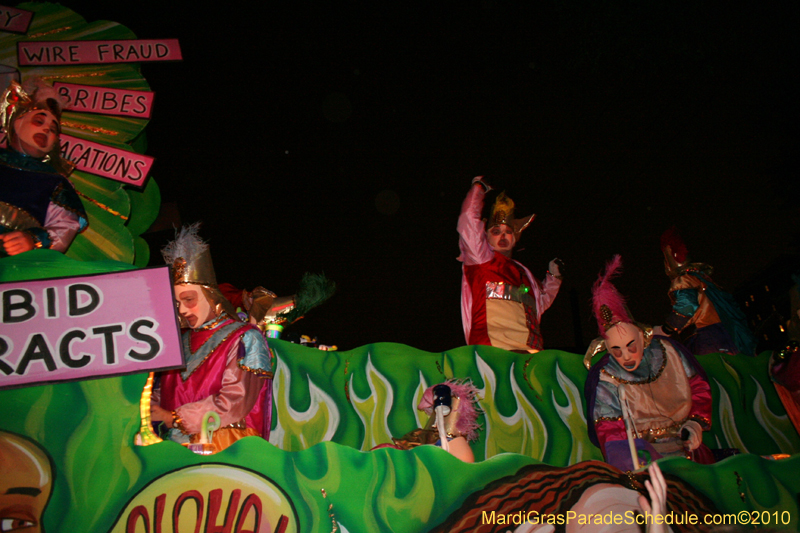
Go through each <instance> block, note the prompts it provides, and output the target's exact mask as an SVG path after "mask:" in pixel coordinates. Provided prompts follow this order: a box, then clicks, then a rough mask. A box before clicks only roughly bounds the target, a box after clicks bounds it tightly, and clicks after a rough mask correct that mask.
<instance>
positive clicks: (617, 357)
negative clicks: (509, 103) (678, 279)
mask: <svg viewBox="0 0 800 533" xmlns="http://www.w3.org/2000/svg"><path fill="white" fill-rule="evenodd" d="M621 269H622V259H621V257H620V256H619V255H617V256H614V258H613V259H612V261H611V262H610V263H609V264H608V266H607V267H606V272H605V274H604V275H602V276H600V278H599V279H598V280H597V282H596V283H595V284H594V286H593V287H592V306H593V311H594V315H595V318H596V319H597V324H598V328H599V330H600V334H601V337H600V338H599V339H596V340H595V341H594V342H593V343H592V345H591V346H590V347H589V350H588V351H587V353H586V358H585V359H584V362H585V363H586V366H587V367H590V365H591V359H592V357H593V356H594V355H595V354H597V353H599V352H601V351H603V350H607V351H608V353H607V354H606V355H605V356H603V357H602V358H601V359H600V360H599V361H598V362H597V363H596V364H594V366H591V367H590V371H589V377H588V379H587V380H586V388H585V395H586V399H587V404H588V419H589V437H590V439H591V440H592V442H593V443H594V444H595V445H596V446H598V447H599V448H600V450H601V451H602V452H603V456H604V457H605V459H606V461H607V462H609V463H610V464H612V465H614V466H616V467H617V468H619V469H621V470H632V469H634V467H633V459H632V457H631V449H630V446H629V441H628V433H627V431H626V424H625V418H626V416H627V417H628V418H629V421H630V425H631V426H632V427H630V428H629V429H630V431H631V438H633V441H634V444H635V448H636V450H637V457H638V460H639V462H642V463H648V462H650V461H652V460H656V459H659V458H661V457H663V456H669V455H681V456H685V457H687V458H689V459H692V460H694V461H696V462H699V463H704V464H709V463H713V462H714V458H713V455H712V453H711V450H709V449H708V448H707V447H706V446H705V445H704V444H703V441H702V437H703V431H707V430H709V429H710V428H711V409H712V403H711V388H710V386H709V384H708V380H707V379H706V377H705V374H704V372H703V370H702V368H701V367H700V365H699V364H698V363H697V360H696V359H695V358H694V356H692V355H691V354H690V353H689V352H688V351H686V349H685V348H684V347H683V346H682V345H680V344H678V343H677V342H675V341H673V340H672V339H670V338H669V337H663V336H659V335H653V330H652V329H651V328H648V327H646V326H643V325H642V324H639V323H637V322H635V321H634V320H633V319H632V318H631V315H630V313H629V311H628V309H627V306H626V305H625V299H624V298H623V297H622V295H621V294H620V293H619V292H618V291H617V289H616V287H614V285H613V284H612V283H611V281H610V280H611V279H612V278H613V277H614V276H615V275H616V274H617V273H618V272H620V270H621ZM623 389H624V390H623ZM624 408H627V412H623V409H624ZM648 455H649V457H648Z"/></svg>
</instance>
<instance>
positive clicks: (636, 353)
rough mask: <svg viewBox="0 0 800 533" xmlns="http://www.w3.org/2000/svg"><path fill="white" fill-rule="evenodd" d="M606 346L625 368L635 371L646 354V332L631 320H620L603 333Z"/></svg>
mask: <svg viewBox="0 0 800 533" xmlns="http://www.w3.org/2000/svg"><path fill="white" fill-rule="evenodd" d="M603 336H604V337H605V339H606V348H608V351H609V353H610V354H611V355H612V356H613V357H614V359H616V360H617V363H619V364H620V365H621V366H622V367H623V368H624V369H625V370H627V371H628V372H633V371H634V370H636V369H637V368H639V365H640V364H641V362H642V356H643V355H644V333H643V332H642V330H641V329H639V328H638V327H637V326H635V325H634V324H631V323H630V322H620V323H618V324H615V325H613V326H611V327H610V328H609V329H608V330H607V331H606V332H605V334H604V335H603Z"/></svg>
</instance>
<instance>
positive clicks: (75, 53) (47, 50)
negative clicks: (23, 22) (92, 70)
mask: <svg viewBox="0 0 800 533" xmlns="http://www.w3.org/2000/svg"><path fill="white" fill-rule="evenodd" d="M181 59H183V56H182V55H181V47H180V45H179V44H178V39H122V40H117V41H20V42H18V43H17V60H18V61H19V65H20V66H21V67H30V66H40V65H86V64H89V65H94V64H103V63H137V62H140V61H180V60H181Z"/></svg>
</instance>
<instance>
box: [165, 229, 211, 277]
mask: <svg viewBox="0 0 800 533" xmlns="http://www.w3.org/2000/svg"><path fill="white" fill-rule="evenodd" d="M199 231H200V223H199V222H195V223H194V224H192V225H191V226H185V227H183V228H181V229H180V231H178V232H176V234H175V240H174V241H172V242H170V243H169V244H167V245H166V246H165V247H164V248H163V249H162V250H161V255H162V256H164V261H165V262H166V263H167V264H168V265H170V266H172V282H173V284H175V285H179V284H193V285H203V286H206V287H209V288H214V289H216V288H217V276H216V275H215V274H214V265H213V264H212V263H211V252H210V251H209V250H208V244H206V243H205V242H203V240H202V239H201V238H200V236H199V235H198V234H197V233H198V232H199Z"/></svg>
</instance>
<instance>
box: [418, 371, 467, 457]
mask: <svg viewBox="0 0 800 533" xmlns="http://www.w3.org/2000/svg"><path fill="white" fill-rule="evenodd" d="M440 385H447V386H448V387H450V392H452V394H453V396H454V397H455V396H457V397H458V398H459V399H460V400H461V401H460V402H459V404H458V421H457V422H456V430H457V431H458V432H459V433H461V434H462V435H463V436H464V438H465V439H467V440H468V441H470V442H471V441H473V440H475V439H477V438H478V430H479V429H480V428H481V426H480V424H478V423H477V421H476V420H477V418H478V414H479V411H478V409H477V408H476V404H477V403H478V389H476V388H475V385H473V384H472V383H471V382H470V381H460V380H457V379H448V380H447V381H445V382H444V383H441V384H440ZM435 386H436V385H434V386H433V387H435ZM433 387H428V388H427V389H426V390H425V392H424V393H423V395H422V401H420V402H419V405H418V406H417V409H419V410H420V411H425V412H426V413H427V414H428V415H431V414H432V413H433Z"/></svg>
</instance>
